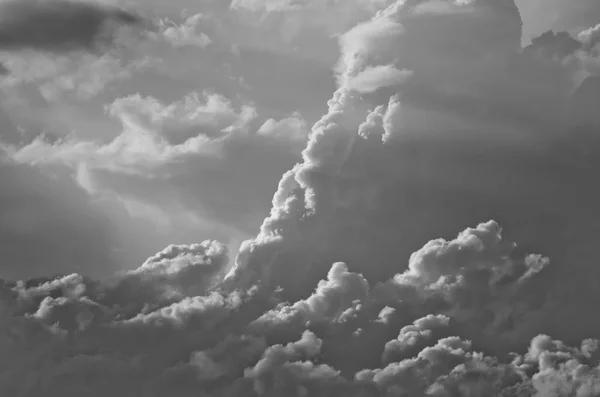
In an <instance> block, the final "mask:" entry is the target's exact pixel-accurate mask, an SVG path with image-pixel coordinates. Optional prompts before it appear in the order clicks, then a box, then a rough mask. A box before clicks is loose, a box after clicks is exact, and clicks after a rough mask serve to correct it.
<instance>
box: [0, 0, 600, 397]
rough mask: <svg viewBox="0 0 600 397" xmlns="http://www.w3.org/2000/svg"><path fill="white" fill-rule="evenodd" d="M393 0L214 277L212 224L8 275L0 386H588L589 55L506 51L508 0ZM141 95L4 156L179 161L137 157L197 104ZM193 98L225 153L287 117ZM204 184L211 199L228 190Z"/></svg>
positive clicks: (370, 390) (279, 389) (594, 373)
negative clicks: (91, 262) (71, 131)
mask: <svg viewBox="0 0 600 397" xmlns="http://www.w3.org/2000/svg"><path fill="white" fill-rule="evenodd" d="M388 3H389V4H388ZM388 3H386V4H385V5H387V6H388V7H385V8H384V9H382V10H381V12H379V13H377V14H376V15H375V16H374V17H373V18H372V19H370V20H368V21H364V22H360V23H359V24H358V25H356V26H355V27H354V28H352V29H350V30H349V31H348V32H347V33H346V34H344V35H342V36H341V37H340V38H339V43H340V50H341V57H340V60H339V62H338V65H337V67H336V69H335V72H336V77H337V78H338V80H337V81H338V88H337V90H336V91H335V92H334V93H333V95H332V97H331V99H330V100H329V101H328V104H327V105H328V106H327V110H326V113H325V114H324V115H323V116H322V118H321V119H320V120H318V121H317V122H316V123H315V124H314V125H313V127H312V128H311V130H310V132H309V134H308V137H307V139H308V142H307V145H306V148H305V149H304V150H303V152H302V154H301V158H300V159H299V162H298V164H296V165H291V166H290V167H291V168H290V170H289V171H287V172H285V173H284V174H283V176H282V178H281V180H280V182H279V185H278V187H277V191H276V192H275V194H274V195H273V197H272V203H271V204H272V205H271V211H270V213H269V215H268V216H267V217H266V218H265V219H264V221H263V223H262V226H261V228H260V230H259V232H258V233H257V234H256V236H255V237H254V238H252V239H250V240H247V241H245V242H244V243H243V244H242V246H241V248H240V252H239V254H238V255H237V257H236V259H235V263H234V264H233V265H234V267H233V269H231V271H230V272H229V273H228V275H227V276H226V277H224V278H223V276H222V274H223V273H224V272H225V271H228V270H230V269H229V265H230V262H229V257H228V254H227V251H226V250H225V249H224V246H223V245H222V244H220V243H218V242H216V241H214V240H208V241H206V242H204V243H201V244H196V245H194V244H188V245H179V246H171V247H168V248H167V249H166V250H165V251H163V252H161V253H159V254H157V255H155V256H152V257H151V258H149V259H148V260H147V261H146V262H145V263H144V264H143V265H142V266H141V267H140V268H138V269H137V270H133V271H131V272H128V273H126V274H117V275H115V276H114V278H113V279H111V280H110V281H109V282H98V281H93V280H89V279H86V278H85V277H81V276H79V275H70V276H66V277H57V278H53V279H43V280H24V281H21V282H10V281H6V282H4V283H3V284H2V285H1V286H2V289H1V290H0V299H1V300H2V303H3V304H2V305H0V316H2V317H1V320H2V321H0V332H2V333H3V335H6V340H7V341H8V343H5V344H0V350H2V351H0V353H2V354H0V357H4V358H5V359H3V360H0V374H1V375H0V390H1V391H2V392H3V393H4V394H7V395H19V394H21V395H25V396H29V395H31V396H35V395H39V394H40V393H46V394H60V395H65V396H71V395H72V396H79V395H81V394H85V393H86V392H88V394H89V393H91V394H90V395H92V396H94V395H98V396H100V395H107V394H112V395H115V396H121V395H136V394H140V395H142V394H143V395H149V396H156V397H163V396H164V397H167V396H169V397H172V396H177V397H179V396H182V397H183V396H191V395H193V396H198V395H200V396H223V397H227V396H239V395H249V396H252V397H261V396H265V397H266V396H307V395H310V396H340V397H341V396H344V397H354V396H356V397H383V396H390V395H402V396H410V397H412V396H432V397H447V396H502V397H522V396H548V395H552V396H556V397H567V396H572V395H578V396H590V397H591V396H594V395H597V394H598V390H600V386H599V385H600V383H599V381H598V379H599V376H598V374H599V371H600V369H599V357H600V356H598V352H597V347H598V341H596V340H593V339H588V338H591V337H594V336H595V335H597V334H598V332H600V322H598V320H597V319H596V318H595V317H594V316H591V315H590V313H594V311H595V310H596V308H595V302H596V301H597V300H598V296H597V292H596V291H597V290H598V289H597V285H596V284H597V282H596V280H597V279H598V271H597V266H596V262H597V233H598V230H597V228H596V226H595V225H594V224H593V222H590V221H589V219H590V218H594V217H595V216H597V215H598V214H597V211H596V207H597V206H596V204H595V203H596V202H597V200H598V193H597V192H596V190H597V189H595V187H594V185H593V183H590V182H589V181H590V180H593V176H594V175H595V174H596V173H597V172H596V170H597V160H596V159H594V158H593V157H592V158H588V157H586V158H584V157H583V156H582V155H581V152H580V151H578V149H577V146H578V144H580V145H583V146H593V145H595V144H598V139H597V137H596V136H595V135H594V134H593V131H595V130H594V129H590V126H594V122H595V121H594V115H593V114H590V111H589V109H591V108H586V107H584V106H580V105H581V104H587V105H588V106H591V105H590V103H592V102H594V101H596V99H595V98H596V95H595V93H596V92H598V91H597V88H596V87H597V84H598V80H597V77H588V78H587V79H585V80H584V82H583V85H579V82H580V81H581V79H580V77H581V74H582V73H583V75H587V73H589V70H588V69H587V67H586V65H585V62H582V60H583V59H584V58H587V59H593V58H594V56H595V55H594V53H593V51H591V50H589V49H586V48H585V46H583V50H581V49H577V48H576V47H579V46H578V45H572V44H573V43H574V42H573V41H572V40H570V39H569V38H568V37H567V36H565V35H564V34H551V35H546V36H544V37H542V38H541V39H540V40H537V41H535V42H534V43H533V44H532V46H531V47H529V48H527V49H523V48H521V36H522V21H521V18H520V16H519V12H518V11H519V10H518V9H517V8H516V6H515V4H514V2H513V1H510V0H506V1H497V0H471V1H452V2H445V3H444V4H443V5H442V4H441V3H440V2H438V1H427V0H407V1H402V0H398V1H396V2H388ZM382 6H383V5H382ZM277 12H279V11H277ZM575 40H576V41H578V39H575ZM579 41H580V42H582V41H581V39H579ZM565 43H566V44H565ZM388 65H391V66H390V67H391V68H393V69H394V70H398V71H407V73H406V74H405V76H403V79H402V81H401V84H398V82H399V81H398V80H396V79H391V80H390V79H374V80H370V79H367V80H368V81H369V82H372V81H375V82H376V83H377V84H374V85H373V84H372V85H366V87H367V88H368V89H358V90H357V89H356V88H357V87H356V86H355V85H353V82H355V81H356V79H357V78H358V77H359V76H361V74H362V73H365V71H372V70H381V68H383V69H385V70H388V69H387V68H388ZM378 68H379V69H378ZM367 73H371V72H367ZM359 81H361V80H360V79H359ZM362 82H363V83H364V80H363V81H362ZM358 87H359V88H364V87H365V85H364V84H361V85H359V86H358ZM374 87H376V88H374ZM198 98H199V97H198ZM130 99H131V98H130ZM141 99H142V98H141V97H140V98H134V99H133V100H132V101H130V102H128V101H127V100H126V101H124V102H123V104H127V103H128V104H130V105H131V104H133V105H134V107H135V106H138V105H139V106H141V107H142V108H143V107H144V106H148V109H152V110H151V111H143V110H142V111H139V112H138V113H137V114H136V116H135V117H134V116H132V115H131V114H128V117H121V121H122V123H123V126H124V132H123V134H122V135H119V137H118V138H116V139H115V141H113V143H110V144H108V145H101V144H97V143H94V144H87V143H86V144H85V146H84V147H85V150H84V151H83V152H82V153H85V155H81V154H80V155H78V156H74V157H69V156H66V155H64V153H71V150H72V148H73V147H77V144H72V145H71V144H69V145H64V143H58V144H48V143H44V142H41V143H40V142H38V143H36V144H37V145H39V147H42V148H43V149H44V150H41V151H40V152H37V151H35V150H33V149H36V150H38V149H39V148H37V147H36V146H32V145H30V146H29V147H27V148H25V149H22V150H20V151H19V150H17V151H15V152H13V153H12V154H13V157H14V158H15V159H17V160H20V161H22V162H24V163H29V162H33V163H36V162H37V163H39V164H45V165H46V164H56V163H66V164H68V165H71V163H72V164H77V165H81V164H84V165H87V166H88V167H89V170H92V169H94V168H96V170H95V171H92V172H91V173H87V174H86V172H88V171H87V170H85V167H81V169H83V170H84V171H81V172H82V173H81V174H79V176H81V179H80V180H81V181H86V182H96V184H89V185H85V184H84V186H88V187H94V186H101V185H102V182H104V186H108V184H107V183H106V182H107V181H109V180H111V179H108V178H113V177H115V175H118V176H116V178H117V179H114V180H111V181H113V182H114V181H115V180H120V181H121V183H122V185H121V187H122V188H123V187H124V186H128V185H131V182H132V181H138V182H139V179H133V178H130V176H131V175H132V174H133V175H136V176H139V171H140V170H145V167H146V166H148V162H146V161H144V160H145V159H148V158H151V159H153V160H154V163H151V164H150V165H151V166H152V167H157V166H158V165H164V164H167V163H169V164H170V163H171V160H173V158H167V159H168V160H169V161H164V160H165V157H163V156H162V155H161V153H163V152H160V151H153V150H147V151H145V152H144V154H143V156H142V155H140V157H138V158H136V157H134V156H133V155H134V154H139V151H137V152H136V150H138V149H139V148H140V145H139V142H140V141H141V142H142V143H144V142H148V140H150V141H152V142H159V141H160V142H161V145H163V146H162V147H164V148H172V147H175V146H177V144H171V143H168V142H166V140H165V138H164V136H165V134H164V133H165V131H163V130H161V127H157V124H160V123H157V124H155V123H156V121H157V120H159V121H160V122H165V121H166V122H168V121H171V120H172V119H175V118H176V119H182V120H187V121H190V120H191V121H192V124H194V122H196V121H198V120H200V119H203V118H202V116H203V114H201V112H200V114H198V115H195V116H194V115H193V112H188V111H182V112H179V111H178V109H180V108H184V109H185V106H182V104H184V103H185V101H181V102H178V105H177V106H175V107H173V108H169V107H168V106H164V104H162V103H160V102H157V101H152V100H149V101H145V100H141ZM208 102H210V101H208V100H207V101H206V103H208ZM193 103H194V106H192V107H194V108H200V109H201V110H206V109H207V108H210V109H212V110H213V111H215V114H217V113H218V114H219V115H220V116H219V117H215V118H214V119H215V120H226V121H223V124H220V123H217V124H218V126H219V128H218V131H219V132H221V133H223V135H221V134H217V135H218V136H219V138H217V140H219V139H220V140H221V141H220V142H221V143H223V145H222V146H220V147H219V148H220V149H222V150H221V151H219V152H218V154H219V155H220V156H222V158H228V159H229V161H231V162H235V160H236V159H237V157H238V156H233V155H232V153H236V154H238V155H239V154H240V153H243V152H244V151H243V150H241V151H234V149H235V148H237V149H239V148H240V147H241V148H243V149H246V148H247V146H245V145H244V144H241V143H243V142H248V141H247V140H252V139H255V140H258V142H260V144H261V145H266V143H267V142H269V140H268V139H272V138H273V136H277V135H280V134H277V132H278V129H279V128H284V127H285V128H291V127H294V126H295V127H298V126H300V125H301V124H302V123H300V121H299V120H300V118H299V117H297V115H293V116H292V117H291V118H288V119H282V120H281V121H280V122H277V121H276V120H273V121H268V122H267V123H264V124H263V127H257V128H256V129H251V128H248V129H247V130H244V129H240V128H239V124H236V123H235V121H232V119H233V120H238V117H236V116H240V115H241V114H243V112H236V111H233V112H229V111H228V109H230V107H229V106H225V105H224V103H225V102H224V101H215V102H214V103H213V105H215V106H196V105H197V103H196V102H193ZM233 108H235V109H240V108H239V107H233ZM580 108H581V109H588V110H583V111H582V113H581V114H579V113H578V114H574V113H573V112H574V110H573V109H580ZM592 108H593V106H592ZM216 109H217V110H218V111H216ZM223 109H225V111H223ZM138 110H139V109H138ZM120 112H121V113H119V114H123V115H124V114H125V113H128V112H125V111H124V108H121V109H120ZM129 113H130V111H129ZM188 114H192V116H193V117H182V115H184V116H185V115H188ZM173 115H177V116H173ZM232 115H233V118H232V117H231V116H232ZM196 116H197V117H196ZM221 116H223V117H222V118H221ZM575 116H576V117H575ZM148 117H150V118H152V117H154V118H155V120H151V121H148V119H147V118H148ZM239 118H242V117H239ZM211 119H212V118H211ZM242 119H243V118H242ZM574 119H575V120H576V122H575V121H573V120H574ZM590 121H591V123H590ZM145 123H146V125H145ZM199 124H202V123H200V122H199ZM250 124H251V123H250ZM148 125H151V127H153V129H152V130H149V128H148ZM232 125H233V126H234V127H232V128H231V129H230V130H227V129H228V128H229V127H230V126H232ZM244 125H248V123H247V124H244ZM259 125H260V123H259ZM580 129H582V130H580ZM242 130H243V131H242ZM253 131H258V133H257V134H252V132H253ZM582 131H583V132H582ZM143 133H151V134H146V135H144V134H143ZM236 133H237V135H236ZM123 136H125V137H126V138H123ZM149 136H150V137H151V139H150V138H149ZM233 137H237V139H234V138H233ZM240 137H243V138H240ZM143 139H146V141H144V140H143ZM192 139H194V138H192ZM209 140H210V139H209ZM114 142H117V143H114ZM123 142H125V143H127V145H125V144H123ZM211 142H212V141H211ZM253 142H256V141H253ZM42 143H43V145H42ZM228 145H231V146H228ZM82 147H83V146H82ZM142 147H144V146H143V145H142ZM32 148H33V149H32ZM114 148H118V149H122V150H123V151H124V153H126V154H127V155H126V156H121V157H119V155H120V152H119V150H113V149H114ZM144 148H146V147H144ZM77 150H82V149H80V148H78V149H77ZM169 150H172V149H169ZM228 150H231V152H229V151H228ZM34 153H36V154H35V155H34ZM39 153H42V154H44V155H43V156H40V155H39ZM157 153H158V155H156V154H157ZM255 153H256V152H253V154H255ZM260 153H262V152H260ZM188 154H190V153H186V155H188ZM195 154H197V153H195ZM91 155H93V156H95V157H93V156H91ZM152 155H154V157H152ZM144 156H146V157H144ZM90 157H92V158H93V159H94V161H95V163H90V161H89V158H90ZM214 157H215V158H219V156H214ZM140 158H141V159H142V160H141V161H140ZM159 160H160V161H159ZM173 163H176V162H174V161H173ZM200 164H203V165H205V166H206V164H210V163H200ZM218 164H219V165H220V166H221V165H223V166H224V165H225V164H231V163H224V162H223V163H218ZM236 164H238V165H239V164H240V163H236ZM241 164H242V165H243V164H245V163H243V162H242V163H241ZM270 165H271V164H269V166H270ZM71 166H72V167H73V165H71ZM73 168H76V167H73ZM241 168H248V167H240V168H239V169H241ZM156 169H158V168H155V171H156ZM195 169H200V167H199V168H195ZM202 169H203V170H204V168H202ZM232 169H234V168H230V169H228V170H232ZM173 170H177V168H167V169H166V170H164V171H165V174H162V175H168V174H169V172H174V171H173ZM235 170H238V168H235ZM167 171H169V172H167ZM136 172H137V173H136ZM157 174H158V173H156V172H154V173H150V174H148V175H146V178H152V177H154V178H155V179H153V181H157V180H158V178H156V176H157ZM92 175H93V177H92ZM107 175H110V177H108V176H107ZM218 175H220V174H218V173H217V176H218ZM243 175H247V174H243ZM84 177H85V178H84ZM88 177H89V178H88ZM102 178H105V179H102ZM118 178H122V179H118ZM218 180H220V179H219V178H215V179H211V180H210V181H218ZM253 180H254V179H251V178H248V179H245V178H239V179H238V180H237V182H238V183H240V184H243V183H242V182H240V181H243V182H246V181H253ZM122 181H126V182H127V183H123V182H122ZM207 186H211V188H214V186H213V185H212V184H207ZM225 191H226V192H237V190H232V191H231V190H227V189H225ZM153 192H154V193H157V191H156V190H154V191H153ZM170 192H171V191H170ZM138 193H139V192H138ZM220 193H221V194H219V195H216V196H210V195H207V196H205V197H206V198H207V199H209V198H211V197H212V198H213V199H214V198H218V199H219V200H227V199H229V198H230V197H234V196H235V195H234V194H222V193H223V192H220ZM139 196H140V195H139V194H138V197H139ZM147 196H148V197H150V196H152V197H156V194H155V195H149V194H148V195H147ZM159 197H167V198H170V197H172V195H171V194H169V195H164V196H159ZM249 197H250V196H249ZM242 198H243V200H245V201H247V200H246V199H247V197H246V196H243V197H242ZM154 204H155V207H158V206H159V205H156V203H154ZM245 204H246V203H245ZM230 208H237V207H235V206H234V207H230ZM236 215H237V214H236ZM490 218H491V219H498V221H494V220H489V221H485V220H487V219H490ZM482 221H485V222H483V223H480V222H482ZM501 225H505V228H506V229H503V228H502V227H501ZM435 236H440V238H436V239H433V240H431V238H432V237H435ZM516 242H519V245H517V244H516ZM225 263H227V265H225ZM131 286H137V287H138V288H132V287H131ZM156 341H160V343H156ZM22 379H27V380H29V379H32V380H35V382H34V381H31V382H23V381H22ZM65 379H67V380H68V381H65ZM94 393H95V394H94Z"/></svg>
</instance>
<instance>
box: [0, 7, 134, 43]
mask: <svg viewBox="0 0 600 397" xmlns="http://www.w3.org/2000/svg"><path fill="white" fill-rule="evenodd" d="M141 22H142V20H141V18H140V17H138V16H137V15H135V14H133V13H130V12H129V11H125V10H122V9H118V8H113V7H108V6H102V5H100V4H94V3H86V2H80V1H69V0H10V1H5V2H2V3H1V4H0V49H2V50H8V51H14V50H24V49H31V50H37V51H50V52H68V51H73V50H83V51H93V52H95V51H98V50H101V49H102V48H105V47H106V46H108V45H110V44H112V43H113V40H114V39H115V34H116V32H117V30H118V28H120V27H122V26H127V25H137V24H140V23H141Z"/></svg>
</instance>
